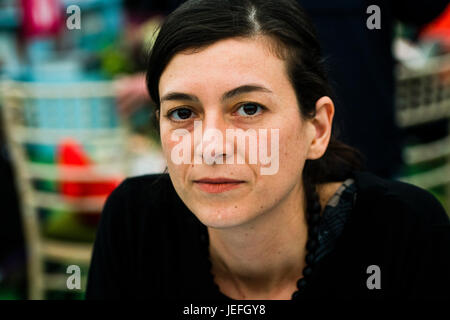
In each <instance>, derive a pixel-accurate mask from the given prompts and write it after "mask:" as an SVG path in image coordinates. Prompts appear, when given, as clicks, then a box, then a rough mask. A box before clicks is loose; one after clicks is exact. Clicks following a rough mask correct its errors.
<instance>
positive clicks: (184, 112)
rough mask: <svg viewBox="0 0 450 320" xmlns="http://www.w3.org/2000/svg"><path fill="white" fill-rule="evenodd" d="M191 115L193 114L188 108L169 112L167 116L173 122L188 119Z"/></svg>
mask: <svg viewBox="0 0 450 320" xmlns="http://www.w3.org/2000/svg"><path fill="white" fill-rule="evenodd" d="M192 114H193V112H192V110H190V109H188V108H179V109H176V110H173V111H171V112H169V113H168V114H167V116H168V117H169V118H172V119H173V120H175V121H183V120H186V119H189V118H190V117H191V116H192Z"/></svg>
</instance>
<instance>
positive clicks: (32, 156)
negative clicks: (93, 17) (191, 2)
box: [0, 81, 130, 299]
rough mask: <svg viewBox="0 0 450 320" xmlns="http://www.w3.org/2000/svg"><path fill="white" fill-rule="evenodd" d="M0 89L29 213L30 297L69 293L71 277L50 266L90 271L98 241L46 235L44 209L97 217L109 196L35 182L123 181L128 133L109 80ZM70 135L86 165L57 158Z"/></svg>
mask: <svg viewBox="0 0 450 320" xmlns="http://www.w3.org/2000/svg"><path fill="white" fill-rule="evenodd" d="M0 90H1V91H0V99H1V100H0V101H1V102H0V106H1V109H2V119H3V126H4V128H5V134H6V138H7V143H8V147H9V150H10V155H11V157H12V160H13V165H14V168H15V176H16V180H17V186H18V188H19V190H18V191H19V197H20V200H21V206H22V212H23V222H24V223H23V225H24V234H25V237H26V244H27V263H28V279H29V298H30V299H44V298H45V297H46V292H47V291H48V290H61V291H64V290H66V291H67V290H69V289H68V288H67V285H66V279H67V278H68V276H69V275H68V274H66V273H65V272H60V273H56V274H54V273H48V272H47V271H46V270H45V263H46V262H53V263H58V264H61V265H62V266H68V265H72V264H75V265H79V266H80V267H82V268H83V267H84V268H85V269H84V270H86V268H87V267H88V266H89V261H90V257H91V250H92V242H86V241H75V240H67V239H66V240H63V239H58V238H50V237H48V236H46V235H45V234H44V233H43V232H42V224H41V221H40V218H39V214H38V212H39V210H50V212H51V211H52V210H53V211H55V210H56V211H59V212H76V214H79V215H84V218H86V217H87V218H94V219H98V215H99V213H100V212H101V209H102V207H103V204H104V201H105V199H106V195H104V194H100V195H85V196H77V197H75V196H70V195H67V194H66V195H64V194H61V193H60V192H54V191H55V190H53V192H49V191H48V190H47V191H46V190H44V191H43V190H42V188H41V189H39V188H37V187H36V181H41V182H42V181H44V182H46V183H50V184H51V185H53V186H55V185H56V186H61V184H62V183H66V184H67V183H75V184H76V183H80V184H82V183H89V182H91V183H92V182H96V183H101V182H106V181H120V180H121V179H123V178H124V177H125V176H127V173H128V172H129V171H130V170H129V167H128V149H127V136H128V130H127V128H126V126H125V124H124V123H122V122H121V120H120V118H119V117H118V116H117V114H116V107H115V97H114V90H113V86H112V84H111V83H110V82H86V83H67V84H66V83H60V84H58V83H56V84H51V83H24V82H13V81H5V82H3V83H1V86H0ZM67 138H70V139H72V140H76V141H77V142H78V143H79V144H80V146H82V148H83V150H84V151H85V152H86V154H87V155H88V156H89V158H90V159H91V160H92V162H93V164H91V165H89V166H87V167H86V166H80V165H58V164H57V163H55V155H56V153H57V152H58V150H59V149H58V145H59V144H60V143H61V142H62V141H64V139H67ZM52 159H53V160H52ZM50 191H52V190H50ZM90 215H92V217H90ZM82 270H83V269H82ZM86 276H87V274H86V272H85V273H84V274H82V280H81V282H82V288H81V290H83V289H84V288H85V284H86Z"/></svg>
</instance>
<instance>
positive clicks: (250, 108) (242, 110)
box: [237, 103, 263, 117]
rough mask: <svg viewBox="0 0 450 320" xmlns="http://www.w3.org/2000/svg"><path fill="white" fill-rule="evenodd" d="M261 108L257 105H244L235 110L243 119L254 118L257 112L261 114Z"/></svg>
mask: <svg viewBox="0 0 450 320" xmlns="http://www.w3.org/2000/svg"><path fill="white" fill-rule="evenodd" d="M262 110H263V107H262V106H261V105H259V104H257V103H245V104H243V105H241V106H240V107H239V109H238V110H237V112H238V114H239V115H240V116H243V117H248V116H254V115H255V114H257V113H258V112H261V111H262Z"/></svg>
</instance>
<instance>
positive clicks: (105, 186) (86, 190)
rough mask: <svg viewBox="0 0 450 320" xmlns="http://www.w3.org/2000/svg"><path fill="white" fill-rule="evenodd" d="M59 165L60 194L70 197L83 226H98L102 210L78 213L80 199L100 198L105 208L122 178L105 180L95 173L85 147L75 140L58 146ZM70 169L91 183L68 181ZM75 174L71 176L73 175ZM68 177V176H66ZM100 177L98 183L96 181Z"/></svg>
mask: <svg viewBox="0 0 450 320" xmlns="http://www.w3.org/2000/svg"><path fill="white" fill-rule="evenodd" d="M57 163H58V166H59V168H60V171H61V182H60V192H61V194H62V195H63V196H68V197H70V198H67V199H66V200H67V201H70V202H71V203H72V205H73V208H74V210H75V212H76V213H77V217H78V218H79V219H80V221H81V222H82V223H83V224H86V225H89V226H94V227H95V226H97V225H98V223H99V221H100V215H101V208H100V205H99V208H100V209H99V210H98V211H95V212H86V211H84V210H80V212H77V209H76V208H77V204H79V199H80V198H83V197H98V199H99V201H101V206H103V204H104V202H105V201H106V198H107V196H108V195H109V194H110V193H111V192H112V191H113V190H114V189H115V188H116V187H117V186H118V185H119V184H120V181H121V179H120V178H116V179H115V178H111V179H107V180H105V179H104V178H102V177H101V175H99V174H98V173H95V172H94V170H93V168H92V164H93V163H92V161H91V160H90V159H89V157H88V155H87V154H86V152H85V151H84V150H83V147H82V146H81V145H80V144H79V143H78V142H77V141H75V140H72V139H66V140H64V141H62V142H61V144H60V145H59V146H58V155H57ZM66 168H68V169H69V172H70V170H72V169H74V168H75V169H76V171H77V173H76V174H77V175H86V176H90V179H89V182H82V181H67V178H66V180H65V178H64V177H65V175H66V174H67V171H65V169H66ZM72 174H73V172H72V173H71V174H70V175H72ZM66 177H67V176H66ZM96 177H98V181H97V182H96V181H95V179H96Z"/></svg>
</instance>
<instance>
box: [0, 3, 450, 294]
mask: <svg viewBox="0 0 450 320" xmlns="http://www.w3.org/2000/svg"><path fill="white" fill-rule="evenodd" d="M182 2H183V1H182V0H172V1H170V0H169V1H162V0H161V1H153V0H147V1H145V0H78V1H76V0H0V195H1V201H2V204H3V205H2V206H1V208H0V299H83V297H84V289H85V284H86V276H87V271H88V268H89V260H90V254H91V249H92V244H93V241H94V239H95V232H96V227H97V224H98V221H99V218H100V214H101V209H102V206H103V204H104V201H105V199H106V197H107V196H108V195H109V193H110V192H111V191H112V190H113V189H114V188H115V187H116V186H117V185H118V184H119V183H120V182H121V181H122V180H123V179H124V178H125V177H129V176H136V175H141V174H147V173H159V172H162V171H163V170H164V168H165V162H164V159H163V157H162V155H161V152H160V144H159V139H158V136H157V133H156V132H155V130H154V129H153V121H154V120H153V112H154V108H153V104H152V102H151V101H150V99H149V97H148V94H147V92H146V89H145V80H144V79H145V78H144V77H145V76H144V73H145V53H146V52H148V49H149V48H151V45H152V43H153V41H154V38H155V36H156V34H157V30H158V26H159V25H160V24H161V22H162V21H164V18H165V17H166V16H167V14H169V13H170V12H171V11H172V10H174V9H175V8H176V7H177V6H178V5H179V4H180V3H182ZM336 2H337V1H328V0H323V1H309V0H299V3H300V4H301V5H303V7H304V8H305V9H306V11H307V12H308V13H309V14H310V16H311V17H312V19H313V22H314V23H315V24H316V27H317V30H318V34H319V39H320V41H321V42H322V46H323V49H324V54H325V56H326V57H327V60H328V65H329V69H330V78H331V81H332V83H333V85H334V87H335V90H336V101H335V102H336V109H337V111H336V125H337V126H339V128H340V137H341V140H343V141H345V142H347V143H348V144H350V145H352V146H354V147H356V148H358V149H360V150H361V151H362V153H363V154H364V155H365V157H366V165H367V169H368V170H370V171H372V172H374V173H376V174H378V175H380V176H382V177H385V178H389V179H396V180H402V181H406V182H409V183H412V184H415V185H418V186H420V187H422V188H425V189H427V190H429V191H430V192H432V193H433V194H434V195H435V196H436V197H437V199H438V200H439V201H440V202H441V203H442V205H443V206H444V207H445V208H446V210H447V212H449V210H448V209H449V206H450V136H449V121H450V5H448V1H439V0H435V2H434V4H431V3H430V4H428V3H427V7H426V8H425V7H424V6H423V5H422V4H420V1H371V2H370V3H368V2H366V1H364V0H360V1H358V0H348V1H339V4H337V3H336ZM371 4H376V5H377V7H378V8H379V9H380V10H379V16H378V19H381V20H379V21H377V20H376V19H377V16H376V10H375V11H368V10H367V8H368V7H369V5H371ZM373 14H375V16H374V15H373ZM374 19H375V20H374ZM69 265H77V266H79V267H80V270H81V273H80V274H81V288H80V289H72V290H71V289H68V286H67V279H68V277H69V276H70V275H71V274H68V273H67V272H66V271H67V267H68V266H69Z"/></svg>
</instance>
